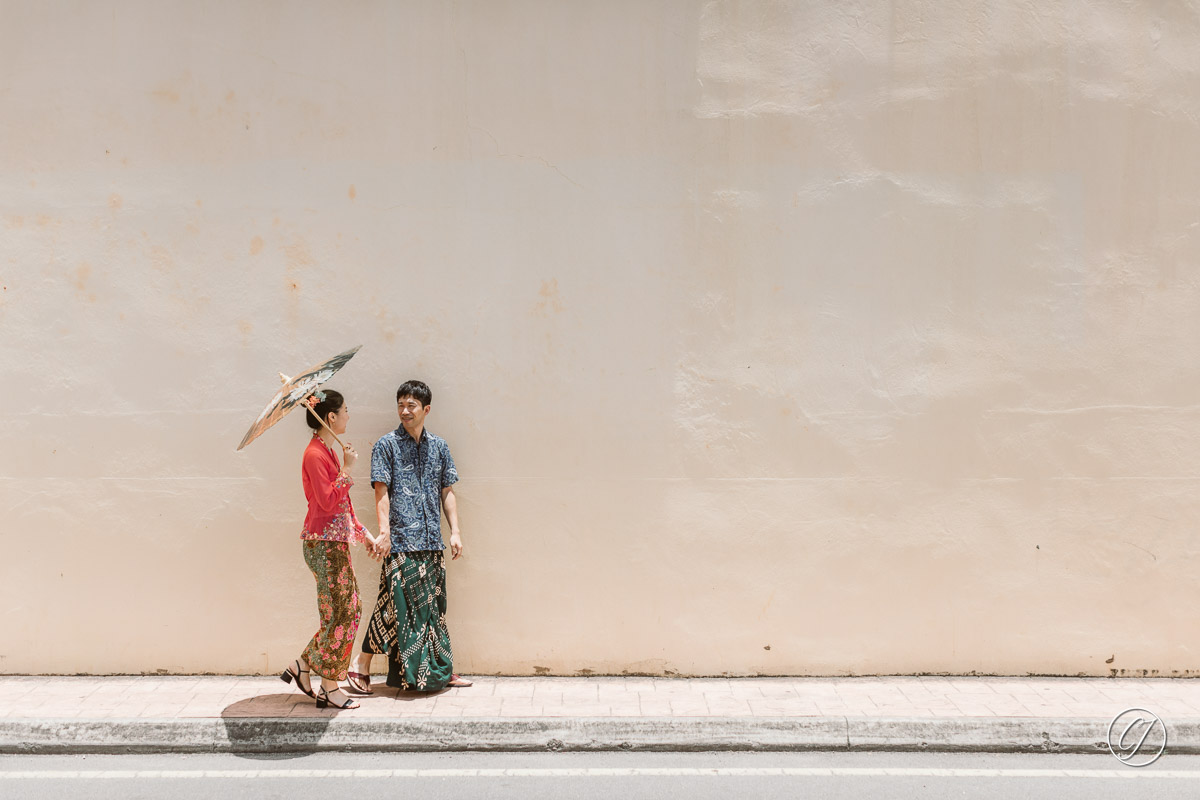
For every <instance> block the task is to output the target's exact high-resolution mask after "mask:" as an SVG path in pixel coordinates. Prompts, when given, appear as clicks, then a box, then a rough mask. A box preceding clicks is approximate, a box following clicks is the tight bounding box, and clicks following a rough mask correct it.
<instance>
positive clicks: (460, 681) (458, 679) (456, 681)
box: [446, 674, 475, 689]
mask: <svg viewBox="0 0 1200 800" xmlns="http://www.w3.org/2000/svg"><path fill="white" fill-rule="evenodd" d="M446 685H447V686H451V687H453V688H455V689H465V688H467V687H468V686H474V685H475V683H474V682H473V681H469V680H467V679H466V678H464V677H462V676H461V675H457V674H454V675H451V676H450V682H449V683H448V684H446Z"/></svg>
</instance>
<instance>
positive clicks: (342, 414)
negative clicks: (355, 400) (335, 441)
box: [326, 403, 350, 436]
mask: <svg viewBox="0 0 1200 800" xmlns="http://www.w3.org/2000/svg"><path fill="white" fill-rule="evenodd" d="M326 423H327V424H328V425H329V427H330V429H331V430H332V431H333V432H334V433H336V434H337V435H338V436H341V435H342V434H343V433H345V432H346V426H347V425H348V424H349V423H350V407H349V406H348V405H346V404H345V403H342V407H341V408H339V409H338V410H337V411H330V412H329V419H327V420H326Z"/></svg>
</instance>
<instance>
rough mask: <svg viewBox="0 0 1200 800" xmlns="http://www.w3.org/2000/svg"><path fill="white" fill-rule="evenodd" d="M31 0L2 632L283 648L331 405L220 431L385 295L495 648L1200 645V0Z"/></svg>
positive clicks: (174, 656) (476, 603) (963, 662)
mask: <svg viewBox="0 0 1200 800" xmlns="http://www.w3.org/2000/svg"><path fill="white" fill-rule="evenodd" d="M0 19H2V20H3V24H0V284H2V285H3V290H2V291H0V334H2V337H3V347H0V375H2V376H3V377H2V379H0V385H2V386H3V393H2V397H3V399H2V401H0V430H2V433H0V441H2V444H3V452H4V466H3V467H2V468H0V526H2V530H3V546H4V549H3V557H2V558H0V672H72V673H73V672H114V671H115V672H154V671H167V672H207V671H213V672H260V671H271V670H278V669H281V668H282V666H283V664H284V663H285V662H286V661H287V660H289V659H291V658H292V657H293V656H294V655H295V654H296V653H297V652H298V651H299V650H300V648H301V647H302V646H303V645H304V643H305V642H306V640H307V638H308V636H310V635H311V633H312V631H313V629H314V627H315V619H316V610H315V603H314V593H313V585H312V579H311V577H310V575H309V573H308V572H307V570H306V568H305V566H304V564H303V561H302V559H301V554H300V545H299V543H298V541H297V535H298V531H299V526H300V522H301V520H302V518H303V515H304V498H303V494H302V491H301V487H300V480H299V457H300V453H301V450H302V448H303V447H304V445H305V443H306V439H307V435H306V433H305V429H304V426H303V423H302V422H301V421H300V420H299V419H288V420H286V421H285V422H284V423H283V424H282V425H281V426H279V427H278V428H277V429H275V430H272V431H271V432H269V433H268V434H267V435H266V436H264V437H263V438H262V439H260V440H259V441H257V442H255V443H254V444H253V445H252V446H250V447H249V448H248V449H246V450H245V451H243V452H241V453H236V454H235V452H234V447H235V446H236V444H237V442H238V441H239V439H240V438H241V435H242V433H243V432H244V431H245V429H246V427H247V426H248V424H249V423H250V421H251V420H252V419H253V418H254V417H255V415H256V414H257V413H258V412H259V410H260V409H261V408H262V406H263V404H264V403H265V402H266V401H267V399H268V398H269V397H270V396H271V394H272V393H273V391H274V390H275V387H276V380H277V379H276V377H275V373H276V371H279V370H282V371H284V372H291V371H295V370H298V369H300V368H302V367H304V366H306V365H308V364H309V363H310V362H313V361H316V360H319V359H321V358H324V357H327V356H330V355H333V354H334V353H336V352H338V351H340V350H343V349H345V348H347V347H350V346H353V345H356V344H362V345H363V349H362V351H361V353H360V354H359V355H358V356H357V357H356V358H355V359H354V361H353V362H351V364H350V365H349V366H348V367H347V368H346V370H345V371H344V372H343V373H342V374H341V375H339V376H338V377H337V379H336V380H335V381H333V382H332V383H331V384H330V385H331V386H333V387H334V388H337V389H339V390H341V391H343V392H344V393H346V394H347V396H348V397H349V399H350V404H351V408H352V415H353V419H352V422H351V435H350V437H349V438H350V439H351V440H352V441H354V442H355V443H356V444H358V445H359V447H360V450H362V451H363V452H365V451H366V450H367V449H368V447H369V445H370V443H371V442H372V441H373V440H374V439H375V438H376V437H377V436H378V435H380V434H382V433H383V432H385V431H386V430H388V429H389V428H390V427H393V426H394V425H395V423H396V420H395V414H394V406H393V402H392V395H393V392H394V391H395V387H396V385H397V384H398V383H399V382H400V381H401V380H403V379H405V378H408V377H420V378H423V379H425V380H426V381H428V382H429V383H430V384H431V385H432V386H433V389H434V406H433V412H432V415H431V417H430V420H429V426H430V429H431V430H433V431H434V432H436V433H438V434H440V435H442V436H444V437H446V438H447V439H448V440H449V441H450V443H451V446H452V448H453V451H454V454H455V457H456V459H457V462H458V466H459V469H460V471H461V473H462V475H463V476H464V480H463V481H462V483H461V484H460V487H459V497H460V504H461V517H462V527H463V531H464V538H465V540H466V543H467V547H468V550H469V555H468V558H467V559H466V560H465V561H461V562H457V563H455V564H453V565H452V568H451V570H450V605H451V625H452V633H453V636H454V645H455V649H456V652H457V655H458V658H457V664H456V666H457V667H458V668H459V669H460V670H462V671H466V672H504V673H518V674H528V673H533V672H545V671H549V672H551V673H561V674H573V673H576V672H579V671H585V670H591V671H594V672H617V673H620V672H623V671H629V672H646V673H654V674H661V673H680V674H721V673H730V674H753V673H771V674H774V673H797V674H846V673H858V674H861V673H877V672H883V673H909V672H924V671H934V672H950V673H968V672H975V671H977V672H986V673H1012V674H1024V673H1028V672H1033V673H1056V674H1057V673H1065V674H1076V673H1083V674H1089V675H1104V674H1109V671H1110V670H1118V671H1120V670H1128V671H1141V670H1151V671H1154V670H1157V671H1159V672H1160V673H1162V674H1176V673H1178V674H1196V673H1197V670H1200V625H1198V620H1200V589H1198V588H1197V581H1196V577H1195V576H1196V575H1197V574H1198V572H1200V540H1198V538H1197V534H1196V530H1197V522H1198V521H1200V505H1198V504H1197V499H1196V498H1197V493H1198V490H1200V447H1198V445H1200V436H1198V430H1200V402H1198V400H1197V392H1198V391H1200V313H1197V312H1198V310H1200V306H1198V303H1200V281H1198V273H1197V262H1198V259H1200V48H1197V47H1196V42H1197V41H1200V12H1197V10H1196V8H1195V7H1194V6H1192V5H1190V4H1185V3H1166V2H1142V3H1125V2H1116V1H1115V0H1106V1H1104V2H1083V1H1082V0H1078V1H1077V2H1049V3H1048V2H1044V0H1026V1H1025V2H982V1H978V2H963V1H960V0H925V1H921V0H912V1H910V2H902V1H900V0H896V1H895V2H882V1H880V2H796V3H776V2H734V1H733V0H725V1H722V0H717V1H716V2H695V3H692V2H657V3H647V2H641V1H640V0H637V1H634V0H630V1H629V2H607V1H606V2H512V3H496V2H490V1H488V0H482V1H481V2H474V3H466V2H463V3H455V2H424V3H417V2H410V3H401V2H353V3H334V2H329V3H304V4H300V3H283V2H245V1H244V0H239V1H238V2H226V3H185V2H158V1H157V0H147V1H146V2H116V3H111V2H110V3H102V2H74V3H68V2H57V3H51V2H40V0H27V1H23V2H13V1H12V0H3V1H2V2H0ZM356 472H357V474H358V476H359V477H360V482H359V484H358V486H356V487H355V489H354V493H353V496H354V499H355V501H356V504H357V506H358V508H359V511H360V513H361V514H362V515H363V516H364V518H367V519H368V520H369V525H370V527H371V528H372V529H374V528H375V522H374V519H373V517H372V515H371V514H370V502H369V498H370V488H369V486H368V485H367V482H366V477H365V476H366V467H365V464H360V466H359V467H358V468H357V469H356ZM356 563H357V566H358V569H359V580H360V584H361V585H362V587H363V590H364V591H363V594H364V601H365V603H366V604H367V605H368V607H369V606H370V604H371V603H372V602H373V600H374V594H375V581H376V579H377V574H378V572H377V567H376V566H375V564H374V563H373V562H371V561H369V560H368V559H366V558H362V557H360V558H358V559H357V560H356Z"/></svg>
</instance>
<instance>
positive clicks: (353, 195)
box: [306, 183, 358, 413]
mask: <svg viewBox="0 0 1200 800" xmlns="http://www.w3.org/2000/svg"><path fill="white" fill-rule="evenodd" d="M346 194H347V195H349V197H350V199H351V200H353V199H354V198H356V197H358V190H357V189H355V188H354V184H353V183H352V184H350V191H349V192H347V193H346ZM306 413H307V412H306Z"/></svg>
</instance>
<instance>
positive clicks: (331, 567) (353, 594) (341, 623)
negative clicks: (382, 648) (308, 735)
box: [301, 541, 362, 681]
mask: <svg viewBox="0 0 1200 800" xmlns="http://www.w3.org/2000/svg"><path fill="white" fill-rule="evenodd" d="M301 544H302V545H303V546H304V562H305V563H306V564H308V568H309V569H310V570H312V574H313V577H314V578H316V579H317V612H318V613H319V614H320V616H321V628H320V629H319V630H318V631H317V633H316V635H315V636H313V638H312V641H310V642H309V643H308V647H306V648H304V660H305V661H307V662H308V664H309V668H310V669H311V670H312V671H313V673H314V674H316V675H320V676H321V677H322V678H329V679H330V680H338V681H344V680H345V679H346V667H348V666H349V665H350V654H351V652H352V651H353V650H354V635H355V634H356V633H357V632H358V621H359V619H360V618H361V616H362V606H361V605H359V600H358V582H357V581H356V580H355V579H354V566H353V565H352V564H351V563H350V545H348V544H346V543H345V542H320V541H302V542H301Z"/></svg>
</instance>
